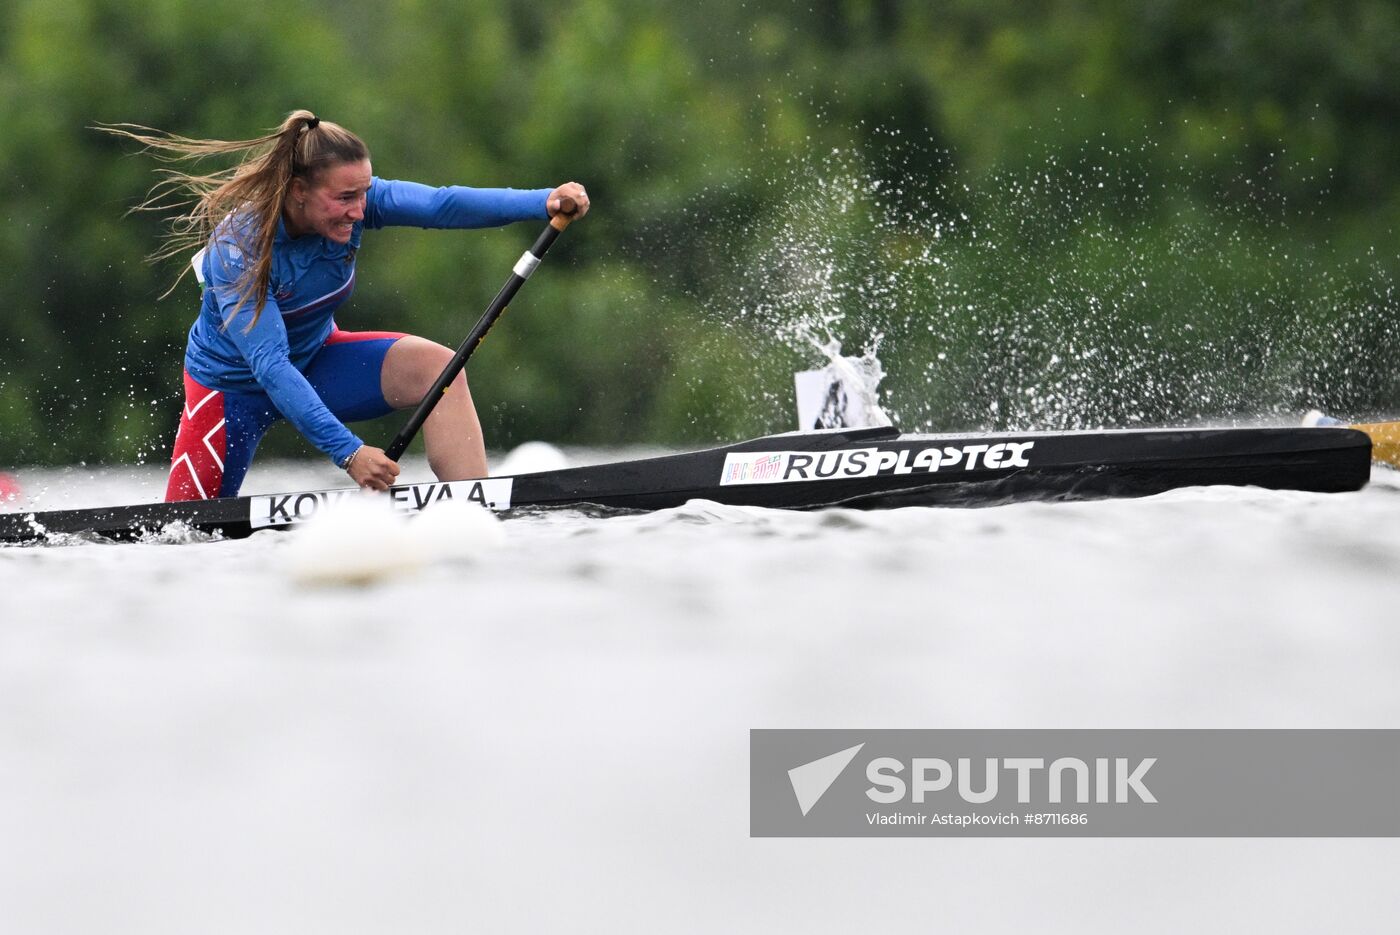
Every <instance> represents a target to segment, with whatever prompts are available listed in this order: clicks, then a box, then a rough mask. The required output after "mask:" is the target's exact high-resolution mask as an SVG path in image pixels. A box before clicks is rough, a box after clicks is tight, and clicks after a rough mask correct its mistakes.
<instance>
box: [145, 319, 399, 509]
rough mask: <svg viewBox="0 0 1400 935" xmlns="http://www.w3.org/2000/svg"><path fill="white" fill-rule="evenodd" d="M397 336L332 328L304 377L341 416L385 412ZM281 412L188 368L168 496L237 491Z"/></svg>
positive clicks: (262, 397)
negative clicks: (387, 366)
mask: <svg viewBox="0 0 1400 935" xmlns="http://www.w3.org/2000/svg"><path fill="white" fill-rule="evenodd" d="M402 337H403V335H402V334H399V333H397V332H392V331H341V330H340V329H338V328H337V329H336V330H334V331H332V332H331V334H330V337H328V338H327V339H326V343H325V344H324V345H322V346H321V350H320V351H318V352H317V353H316V356H315V357H314V358H313V359H312V361H311V365H310V366H309V367H307V369H306V372H305V376H306V379H307V381H308V382H309V383H310V384H311V388H312V389H314V390H315V391H316V394H317V395H318V396H320V397H321V401H322V402H324V403H325V404H326V408H327V409H329V410H330V411H331V413H332V414H333V415H334V416H335V417H336V418H337V419H339V420H340V421H341V422H358V421H360V420H363V419H377V418H378V417H380V416H383V415H387V414H388V413H390V412H392V411H393V408H394V407H392V406H390V405H389V403H388V402H387V401H386V400H385V399H384V390H383V384H382V374H383V370H384V357H385V355H386V354H388V353H389V348H391V347H393V345H394V343H395V342H396V341H398V340H399V338H402ZM281 418H282V414H281V413H280V412H278V411H277V407H276V406H274V405H273V404H272V400H271V399H269V398H268V397H267V395H266V394H265V393H259V392H251V393H237V392H232V391H226V390H211V389H209V388H208V387H205V386H201V385H200V384H199V383H197V382H195V380H194V379H193V378H192V377H191V376H190V375H189V373H188V372H187V373H186V374H185V408H184V411H183V412H182V413H181V415H180V430H179V432H178V433H177V434H176V436H175V451H174V453H173V454H172V455H171V457H170V480H169V482H168V483H167V485H166V488H165V499H166V502H167V503H168V502H172V501H175V500H208V499H210V498H212V497H236V496H238V490H239V488H240V487H242V486H243V478H244V477H245V476H246V475H247V473H248V466H249V465H251V464H252V463H253V453H254V452H255V451H257V448H258V442H259V441H261V440H262V437H263V435H264V433H266V432H267V430H268V429H269V428H270V427H271V426H272V425H273V423H275V422H276V421H277V420H278V419H281Z"/></svg>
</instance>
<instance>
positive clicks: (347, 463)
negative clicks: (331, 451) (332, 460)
mask: <svg viewBox="0 0 1400 935" xmlns="http://www.w3.org/2000/svg"><path fill="white" fill-rule="evenodd" d="M364 447H365V446H364V445H361V446H360V447H359V448H356V449H355V450H354V451H352V452H350V457H348V458H346V459H345V461H344V463H342V464H341V465H340V469H341V470H342V471H348V470H350V465H352V464H354V463H355V455H357V454H359V453H360V449H361V448H364Z"/></svg>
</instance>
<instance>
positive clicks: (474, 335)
mask: <svg viewBox="0 0 1400 935" xmlns="http://www.w3.org/2000/svg"><path fill="white" fill-rule="evenodd" d="M577 210H578V206H577V205H576V204H575V203H574V202H573V200H572V199H570V198H562V199H560V204H559V213H558V214H556V215H554V217H552V218H550V219H549V224H548V225H547V226H546V227H545V229H544V231H543V232H542V233H541V234H540V236H539V238H538V239H537V240H536V241H535V245H534V246H533V247H531V248H530V249H529V251H528V252H526V253H524V254H522V255H521V257H520V260H519V261H518V262H517V263H516V264H515V270H514V271H513V272H512V273H511V274H510V278H509V279H507V280H506V284H505V285H504V286H502V287H501V291H500V292H498V293H496V297H495V298H494V299H492V300H491V304H490V305H489V306H487V308H486V314H484V315H482V316H481V320H480V321H478V322H477V323H476V327H475V328H473V329H472V330H471V333H470V334H468V335H467V339H466V340H465V341H463V342H462V345H461V347H459V348H457V353H456V354H454V355H453V356H452V360H451V361H449V362H448V364H447V366H446V367H444V368H443V371H442V373H440V374H438V378H437V380H436V381H435V382H434V383H433V387H432V389H430V390H428V393H427V395H426V396H424V397H423V401H422V402H420V403H419V404H418V408H417V409H415V410H414V411H413V415H412V416H411V417H410V418H409V420H408V422H407V423H405V424H404V427H403V428H401V429H399V434H398V435H395V436H394V440H393V441H391V442H390V443H389V447H387V448H385V449H384V453H385V454H386V455H388V456H389V458H390V459H391V460H393V461H397V460H399V458H401V457H403V453H404V452H405V451H407V450H408V446H409V443H410V442H412V441H413V438H414V436H415V435H417V434H418V430H419V429H421V428H422V427H423V423H424V422H427V421H428V416H430V415H432V413H433V408H434V407H435V406H437V404H438V402H439V401H440V400H441V399H442V397H443V394H445V393H446V392H447V388H448V387H449V386H451V385H452V381H453V380H455V379H457V374H459V373H461V372H462V368H463V367H465V366H466V365H467V358H468V357H471V356H472V352H473V351H475V350H476V348H477V346H478V345H479V344H481V342H482V341H483V340H484V339H485V338H486V332H488V331H490V330H491V326H492V325H494V324H495V323H496V319H497V318H500V317H501V313H502V312H504V311H505V310H506V306H507V305H509V304H510V301H511V299H513V298H515V294H516V293H517V292H519V291H520V287H521V286H523V285H524V284H525V280H527V279H529V278H530V274H531V273H533V272H534V271H535V267H537V266H539V265H540V260H542V259H544V255H545V253H546V252H547V251H548V250H549V248H550V246H552V245H553V243H554V241H555V240H556V239H557V238H558V237H559V235H560V234H561V233H563V231H564V228H566V227H568V226H569V222H570V221H572V220H573V218H574V213H575V212H576V211H577Z"/></svg>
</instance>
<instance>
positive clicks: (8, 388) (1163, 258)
mask: <svg viewBox="0 0 1400 935" xmlns="http://www.w3.org/2000/svg"><path fill="white" fill-rule="evenodd" d="M1397 72H1400V7H1397V5H1396V4H1394V3H1393V2H1390V0H1355V2H1327V3H1324V2H1321V0H1279V2H1276V3H1272V4H1262V5H1261V4H1258V3H1249V2H1244V0H1223V2H1211V3H1206V2H1204V0H1116V2H1109V0H1062V2H1057V3H1052V4H1026V3H1020V2H1011V0H975V2H974V0H921V2H913V0H802V2H781V0H775V2H765V3H747V4H729V3H716V2H704V0H701V2H693V3H672V2H664V0H662V2H658V0H650V2H641V0H574V2H570V3H559V2H548V0H547V2H542V3H535V4H516V3H509V2H505V0H473V2H465V0H436V2H432V3H429V2H426V0H385V2H379V3H373V4H371V3H358V2H357V3H342V4H331V3H326V2H324V0H285V2H283V3H281V4H277V5H276V6H275V8H274V7H273V6H270V5H258V4H247V3H244V2H237V3H235V2H233V0H206V2H205V3H202V4H197V5H196V4H188V3H184V2H177V0H143V2H140V3H137V2H134V0H9V2H8V3H6V4H5V5H4V6H3V7H0V127H3V128H4V132H3V134H0V177H3V178H4V179H6V180H7V182H8V183H9V184H8V192H7V194H8V197H7V198H6V199H5V201H4V209H3V210H4V223H3V225H0V271H3V272H0V309H3V317H0V361H2V363H0V464H22V463H34V462H64V461H74V460H84V459H100V460H108V461H122V460H135V459H147V458H150V459H158V460H159V459H163V458H165V457H166V456H167V454H166V452H167V445H168V444H169V440H170V437H171V435H172V433H173V429H174V426H175V423H176V418H177V413H178V406H179V397H178V390H179V386H180V380H179V376H180V366H181V355H182V349H183V343H184V334H185V331H186V330H187V328H188V326H189V323H190V320H191V318H192V316H193V314H194V311H195V305H194V300H193V291H192V288H191V287H187V286H182V287H181V288H180V290H178V291H177V292H176V293H174V294H173V295H172V296H171V297H169V298H166V299H164V300H163V301H162V300H159V298H158V297H159V296H160V294H161V293H162V292H163V291H164V290H165V289H166V288H167V287H168V285H169V283H170V282H171V280H172V279H173V278H174V276H175V275H176V274H177V273H178V269H176V268H172V267H163V268H155V267H151V266H149V265H147V264H146V263H145V262H144V256H145V255H146V254H147V253H149V252H150V251H151V250H152V249H153V248H154V246H155V244H156V242H157V238H158V236H159V231H160V226H159V221H158V219H157V218H154V217H150V216H147V215H142V214H135V215H128V214H127V213H126V212H127V209H129V208H130V207H131V206H132V205H133V204H135V203H137V202H138V201H139V200H140V199H141V197H142V195H143V193H144V192H145V190H146V189H147V187H148V186H149V185H150V183H151V182H152V180H153V176H152V175H151V169H152V168H153V163H152V161H151V160H150V159H148V158H146V157H143V156H140V155H137V154H133V153H132V151H131V148H130V147H129V146H125V145H123V144H122V143H121V142H120V141H118V140H114V139H111V138H108V137H106V136H103V135H101V134H99V133H96V132H93V131H92V130H91V127H92V125H93V124H95V123H97V122H99V121H107V122H114V121H131V122H135V123H141V124H145V125H149V126H155V127H159V128H162V129H166V130H170V131H173V132H176V133H181V134H186V135H191V136H204V137H219V138H244V137H248V136H252V135H254V134H255V133H258V132H260V131H262V130H263V129H264V128H267V127H270V126H272V125H274V124H276V123H277V122H278V121H279V120H280V119H281V117H282V116H283V115H284V114H285V113H286V112H287V111H289V110H291V109H293V108H296V107H308V108H310V109H312V110H314V111H316V112H317V113H320V114H322V115H323V116H325V117H327V118H329V119H334V120H337V121H339V122H342V123H344V124H347V125H348V126H350V127H352V128H353V129H355V130H356V131H357V132H359V133H360V134H361V135H362V136H363V137H364V138H365V139H366V141H367V142H368V143H369V145H370V148H371V150H372V152H373V154H374V164H375V169H376V172H377V173H379V174H381V175H384V176H388V177H395V178H409V179H416V180H420V181H424V182H429V183H435V184H447V183H460V184H469V185H512V186H517V187H536V186H545V185H553V184H557V183H559V182H562V181H565V180H568V179H578V180H580V181H583V182H585V183H586V184H587V185H588V187H589V191H590V193H591V194H592V196H593V198H594V204H595V210H594V213H593V214H591V215H590V216H589V218H588V220H587V221H586V222H584V223H582V224H580V225H578V226H577V227H576V228H573V229H571V230H570V232H569V234H568V236H567V237H565V238H564V239H562V240H561V241H560V243H559V245H558V247H556V250H555V253H554V254H552V255H551V257H550V259H549V262H548V264H547V268H546V269H545V270H544V271H542V273H541V275H539V276H537V277H536V278H535V279H533V280H532V281H531V283H530V285H529V286H528V287H527V288H526V289H525V290H523V291H522V294H521V296H520V297H519V298H518V299H517V300H516V303H515V305H514V307H512V308H511V310H510V312H509V313H508V314H507V316H506V317H505V318H504V319H503V321H502V322H501V324H500V325H499V326H498V327H497V329H496V330H495V331H494V332H493V333H492V335H491V338H490V339H489V340H488V342H487V343H486V344H485V346H484V347H483V349H482V350H481V352H480V353H479V355H478V357H477V358H475V359H474V360H473V362H472V364H471V366H470V368H469V373H470V376H471V380H472V386H473V394H474V396H475V398H476V400H477V403H478V406H479V408H480V410H481V413H482V417H483V421H484V422H485V424H486V427H487V431H488V433H489V440H490V441H491V443H492V444H493V446H504V445H508V444H511V443H514V442H517V441H521V440H524V439H526V438H532V437H538V438H547V439H551V440H555V441H562V442H589V443H622V442H633V441H647V442H671V443H684V442H698V441H709V440H714V439H717V438H728V437H733V436H735V435H738V434H747V433H752V432H759V431H767V430H780V429H785V428H788V427H790V422H791V416H790V412H791V390H790V373H791V370H792V369H793V368H794V367H804V366H811V365H815V364H818V363H820V362H821V359H820V355H817V354H814V351H813V349H812V347H811V346H810V344H809V343H807V340H806V339H807V338H813V339H817V338H829V337H834V338H838V339H840V340H842V341H844V342H846V344H847V349H848V351H849V350H855V349H857V348H858V347H859V346H861V345H865V346H871V345H874V344H877V343H878V344H879V348H880V354H881V357H882V359H883V360H884V362H885V366H886V370H887V371H888V373H889V378H888V380H887V388H888V391H889V398H890V400H891V401H892V404H893V405H894V408H895V409H896V411H897V412H898V414H900V415H901V417H903V419H904V420H905V422H906V424H908V425H910V426H913V425H920V426H930V427H932V426H947V427H954V426H978V427H987V428H990V427H997V426H1030V425H1036V426H1046V427H1055V426H1063V427H1068V426H1076V425H1087V424H1128V423H1135V422H1143V421H1149V422H1150V421H1164V420H1173V419H1186V418H1213V417H1220V416H1226V417H1252V416H1258V415H1260V414H1268V413H1274V412H1284V411H1287V410H1289V409H1291V408H1301V407H1303V406H1306V405H1314V404H1322V405H1331V406H1336V407H1341V408H1344V409H1346V410H1348V411H1350V412H1355V413H1357V414H1360V413H1361V412H1363V411H1381V410H1385V409H1386V408H1388V407H1389V408H1392V409H1393V408H1394V407H1395V406H1396V404H1397V403H1400V383H1397V376H1396V374H1397V363H1400V336H1397V328H1396V316H1395V312H1396V299H1395V296H1394V290H1393V285H1392V284H1393V281H1394V277H1395V275H1396V272H1397V269H1396V267H1397V253H1396V241H1395V232H1394V225H1395V220H1396V216H1397V210H1400V161H1398V160H1396V159H1394V158H1393V157H1392V154H1393V153H1394V152H1396V151H1397V150H1400V145H1398V144H1400V85H1397V83H1396V82H1395V80H1394V75H1395V74H1397ZM533 233H534V232H533V231H532V230H530V231H527V230H524V229H521V228H520V227H517V228H508V229H505V230H502V231H489V232H460V233H459V232H437V231H433V232H424V231H415V230H390V231H382V232H371V233H370V234H369V235H368V236H367V237H366V249H365V250H364V251H363V253H362V254H361V258H360V283H361V285H360V288H359V290H358V292H357V294H356V296H355V297H354V299H353V300H352V301H351V302H350V303H348V305H347V306H346V307H345V308H343V310H342V312H341V313H340V315H339V320H340V322H341V324H342V326H343V327H347V328H393V329H398V330H407V331H413V332H416V333H421V334H424V335H427V336H429V337H432V338H434V339H436V340H439V341H442V342H443V343H447V344H454V345H455V344H456V343H457V341H458V340H460V337H461V336H462V335H463V334H464V333H465V331H466V330H467V328H469V327H470V324H471V323H472V322H473V321H474V320H475V318H476V316H477V315H478V314H479V312H480V310H481V309H482V308H483V307H484V306H485V304H486V303H487V301H488V300H489V298H490V297H491V295H492V294H493V293H494V291H495V289H496V288H497V287H498V286H499V284H500V282H501V281H502V280H503V279H504V276H505V274H506V272H507V271H508V270H509V268H510V266H511V264H512V263H513V261H514V259H515V258H516V257H517V256H518V255H519V252H520V250H521V249H522V248H523V246H525V245H526V244H527V243H528V241H529V239H530V238H531V237H532V236H533ZM814 322H815V324H814ZM881 335H882V336H883V338H881V337H879V336H881ZM378 428H379V427H378V426H376V427H373V428H372V429H366V430H363V431H364V433H365V434H366V437H370V438H375V437H377V436H374V435H373V434H371V432H372V431H373V430H377V429H378ZM391 429H392V427H391V425H389V424H387V423H386V425H385V426H384V434H385V436H386V437H387V435H388V434H389V432H390V431H391ZM269 446H270V447H272V448H274V449H276V450H278V451H281V452H283V453H289V452H305V451H308V450H309V449H308V446H306V445H305V443H303V442H301V441H300V439H298V438H296V437H295V435H294V433H291V432H290V431H281V432H278V433H274V435H273V436H272V437H271V439H270V440H269Z"/></svg>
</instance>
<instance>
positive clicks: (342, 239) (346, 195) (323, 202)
mask: <svg viewBox="0 0 1400 935" xmlns="http://www.w3.org/2000/svg"><path fill="white" fill-rule="evenodd" d="M370 177H371V173H370V166H369V160H368V159H364V160H361V161H360V162H342V163H341V164H340V165H338V166H331V167H330V168H329V169H325V170H323V171H321V172H320V173H318V174H317V175H316V180H315V182H314V183H311V184H308V183H307V182H306V181H305V180H303V179H292V189H291V196H292V197H291V202H292V205H293V206H294V207H293V208H292V210H291V211H290V212H289V217H288V220H289V221H290V222H291V223H289V224H288V225H287V226H288V232H289V233H291V234H292V236H294V237H301V236H304V235H306V234H313V233H314V234H320V235H321V236H322V237H325V238H326V239H327V240H334V241H335V242H336V243H349V241H350V233H351V231H352V230H353V229H354V227H355V222H356V221H362V220H364V217H365V195H366V194H367V193H368V192H369V182H370Z"/></svg>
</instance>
